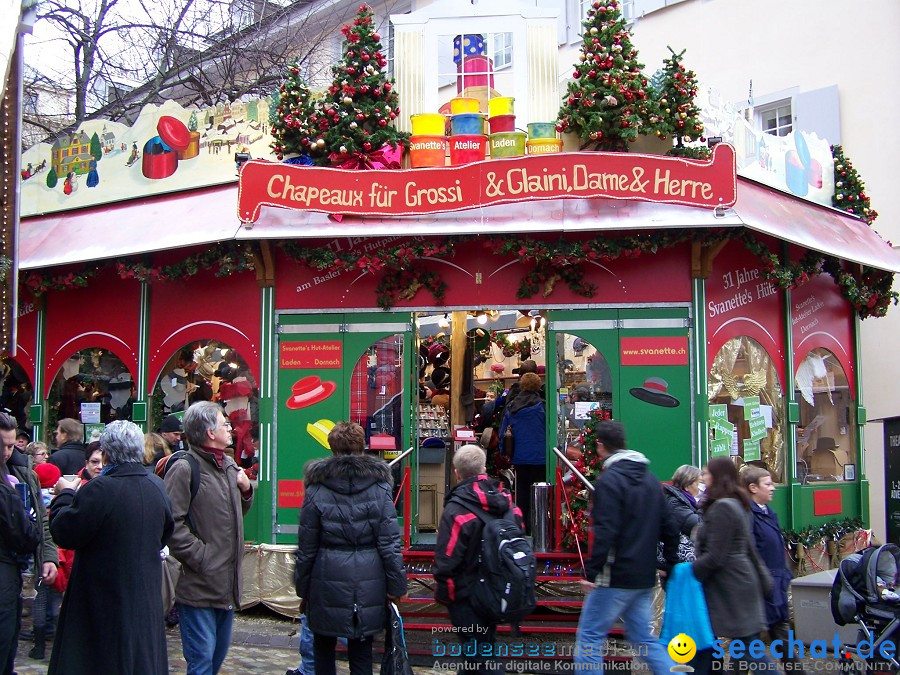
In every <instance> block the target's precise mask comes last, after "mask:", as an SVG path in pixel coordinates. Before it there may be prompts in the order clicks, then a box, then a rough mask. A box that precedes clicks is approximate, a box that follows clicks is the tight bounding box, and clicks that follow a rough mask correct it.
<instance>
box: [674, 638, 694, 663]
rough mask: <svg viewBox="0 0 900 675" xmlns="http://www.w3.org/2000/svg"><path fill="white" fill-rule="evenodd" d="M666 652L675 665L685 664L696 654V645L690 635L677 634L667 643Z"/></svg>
mask: <svg viewBox="0 0 900 675" xmlns="http://www.w3.org/2000/svg"><path fill="white" fill-rule="evenodd" d="M668 651H669V656H671V657H672V660H673V661H675V663H687V662H688V661H690V660H691V659H692V658H694V655H695V654H696V653H697V645H695V644H694V641H693V640H692V639H691V636H690V635H685V634H684V633H679V634H678V635H676V636H675V637H673V638H672V639H671V640H670V641H669V650H668Z"/></svg>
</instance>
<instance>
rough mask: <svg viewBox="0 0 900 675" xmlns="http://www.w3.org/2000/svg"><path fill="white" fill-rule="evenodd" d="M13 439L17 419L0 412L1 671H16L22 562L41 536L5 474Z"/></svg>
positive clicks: (38, 493)
mask: <svg viewBox="0 0 900 675" xmlns="http://www.w3.org/2000/svg"><path fill="white" fill-rule="evenodd" d="M15 442H16V420H15V419H14V418H13V417H12V416H11V415H7V414H6V413H3V412H0V672H3V673H12V672H15V671H14V668H13V666H14V665H15V659H16V647H17V646H18V643H19V625H20V622H21V611H22V600H21V590H22V563H24V562H25V561H26V560H27V557H29V554H30V553H31V552H33V551H34V550H35V547H37V546H38V542H40V540H41V530H40V528H39V527H38V524H37V523H35V522H32V520H31V518H30V517H29V515H28V514H27V513H26V512H25V509H24V507H23V504H22V502H21V501H20V497H19V495H18V494H16V492H15V491H14V490H13V488H12V486H11V485H10V480H9V478H10V476H8V475H7V468H8V463H7V462H8V459H9V458H11V455H12V453H13V451H14V449H15ZM16 452H18V451H16ZM26 457H27V456H26ZM26 468H27V466H26ZM36 494H37V495H40V492H37V493H36ZM38 500H40V497H38ZM54 570H55V568H54Z"/></svg>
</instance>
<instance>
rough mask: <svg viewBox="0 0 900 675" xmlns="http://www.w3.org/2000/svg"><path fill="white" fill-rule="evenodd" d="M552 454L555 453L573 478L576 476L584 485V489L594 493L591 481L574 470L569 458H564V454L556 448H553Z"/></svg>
mask: <svg viewBox="0 0 900 675" xmlns="http://www.w3.org/2000/svg"><path fill="white" fill-rule="evenodd" d="M553 452H555V453H556V456H557V457H559V458H560V459H561V460H562V463H563V464H565V465H566V467H567V468H568V469H569V470H570V471H571V472H572V473H574V474H575V476H577V477H578V479H579V480H581V482H582V483H584V485H585V487H586V488H588V489H589V490H590V491H591V492H593V491H594V486H593V485H592V484H591V481H589V480H588V479H587V478H585V476H584V474H583V473H581V472H580V471H579V470H578V469H576V468H575V465H574V464H572V462H570V461H569V458H568V457H566V455H565V453H563V452H560V450H559V448H556V447H554V448H553Z"/></svg>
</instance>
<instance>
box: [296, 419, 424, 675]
mask: <svg viewBox="0 0 900 675" xmlns="http://www.w3.org/2000/svg"><path fill="white" fill-rule="evenodd" d="M328 442H329V444H330V446H331V451H332V452H333V453H334V456H332V457H327V458H325V459H319V460H314V461H312V462H310V463H309V464H307V466H306V469H305V471H304V476H305V477H304V484H305V487H306V494H305V497H304V501H303V506H302V507H301V509H300V534H299V547H298V549H297V554H296V561H297V565H296V568H295V570H294V581H295V583H296V585H297V595H298V596H300V597H301V598H303V603H302V604H303V605H305V608H301V611H302V610H303V609H305V611H306V615H307V618H308V621H309V627H310V630H312V632H313V635H314V641H313V644H314V650H315V660H316V675H333V674H334V673H335V662H334V648H335V642H336V641H337V638H338V637H346V638H347V639H348V646H347V647H348V656H349V659H350V672H351V673H352V674H354V675H355V674H356V673H360V674H362V673H371V672H372V637H373V636H374V635H375V634H376V633H379V632H381V631H382V630H384V628H385V616H386V604H387V600H388V598H390V599H397V598H399V597H401V596H403V595H405V594H406V574H405V572H404V569H403V557H402V555H401V553H400V548H401V542H400V529H399V528H398V527H397V512H396V510H395V509H394V504H393V501H392V499H391V470H390V467H388V465H387V463H386V462H384V461H383V460H382V459H379V458H378V457H373V456H369V455H364V454H362V452H363V447H364V445H365V434H364V432H363V430H362V427H360V426H359V425H358V424H353V423H352V422H339V423H338V424H336V425H334V429H332V430H331V433H329V434H328Z"/></svg>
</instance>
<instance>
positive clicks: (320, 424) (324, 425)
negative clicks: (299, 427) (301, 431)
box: [306, 420, 334, 450]
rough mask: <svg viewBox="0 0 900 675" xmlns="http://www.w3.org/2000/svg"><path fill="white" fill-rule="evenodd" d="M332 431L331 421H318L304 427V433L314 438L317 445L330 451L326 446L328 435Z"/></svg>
mask: <svg viewBox="0 0 900 675" xmlns="http://www.w3.org/2000/svg"><path fill="white" fill-rule="evenodd" d="M332 429H334V422H332V421H331V420H319V421H317V422H315V423H313V422H310V423H309V424H307V425H306V433H308V434H309V435H310V436H312V437H313V438H315V439H316V441H317V442H318V443H319V445H321V446H322V447H323V448H325V449H326V450H331V446H330V445H329V444H328V434H329V433H331V430H332Z"/></svg>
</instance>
